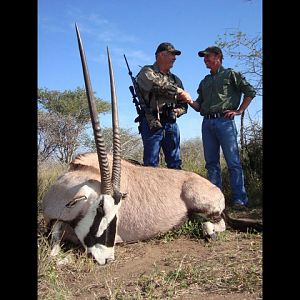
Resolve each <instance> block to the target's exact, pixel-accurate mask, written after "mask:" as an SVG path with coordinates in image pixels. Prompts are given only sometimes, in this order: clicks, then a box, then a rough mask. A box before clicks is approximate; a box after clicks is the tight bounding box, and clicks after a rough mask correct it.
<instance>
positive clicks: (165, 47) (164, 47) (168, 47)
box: [155, 43, 181, 55]
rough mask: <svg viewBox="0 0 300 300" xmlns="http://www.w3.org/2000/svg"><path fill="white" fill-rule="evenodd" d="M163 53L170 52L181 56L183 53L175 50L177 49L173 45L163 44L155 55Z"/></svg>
mask: <svg viewBox="0 0 300 300" xmlns="http://www.w3.org/2000/svg"><path fill="white" fill-rule="evenodd" d="M162 51H169V52H172V53H174V54H175V55H180V54H181V51H179V50H177V49H175V47H174V46H173V45H172V44H171V43H161V44H160V45H159V46H158V47H157V49H156V51H155V54H157V53H159V52H162Z"/></svg>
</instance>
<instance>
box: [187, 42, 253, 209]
mask: <svg viewBox="0 0 300 300" xmlns="http://www.w3.org/2000/svg"><path fill="white" fill-rule="evenodd" d="M198 55H199V56H200V57H204V63H205V65H206V67H207V68H208V69H210V74H209V75H206V76H205V77H204V79H203V80H202V81H201V82H200V84H199V87H198V90H197V93H198V98H197V99H196V101H193V100H191V99H189V100H187V101H185V102H186V103H188V104H189V105H190V106H191V107H192V108H193V109H195V110H196V111H199V112H200V115H201V116H203V122H202V141H203V148H204V158H205V162H206V165H205V167H206V169H207V173H208V178H209V180H210V181H211V182H212V183H214V184H215V185H217V186H218V187H219V188H220V189H222V179H221V168H220V147H221V148H222V151H223V154H224V157H225V160H226V163H227V166H228V170H229V174H230V186H231V192H232V202H233V204H234V207H236V208H241V207H243V206H245V205H247V203H248V197H247V193H246V191H245V186H244V174H243V170H242V166H241V162H240V155H239V148H238V142H237V129H236V125H235V121H234V117H235V116H238V115H241V114H242V112H243V111H244V110H245V109H246V108H247V107H248V105H249V104H250V102H251V100H252V99H253V98H254V97H255V95H256V92H255V89H254V88H253V86H251V85H250V83H249V82H247V81H246V79H245V77H244V76H243V75H242V74H241V73H240V72H237V71H235V70H233V69H231V68H227V69H225V68H224V67H223V66H222V60H223V53H222V50H221V49H220V48H219V47H216V46H211V47H208V48H206V49H205V50H203V51H199V52H198ZM242 94H243V95H244V97H243V101H242V103H241V96H242Z"/></svg>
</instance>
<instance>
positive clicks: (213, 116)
mask: <svg viewBox="0 0 300 300" xmlns="http://www.w3.org/2000/svg"><path fill="white" fill-rule="evenodd" d="M224 116H225V114H224V113H212V114H207V115H204V116H203V117H204V119H217V118H222V117H224ZM228 119H231V120H233V119H234V116H233V117H231V118H228Z"/></svg>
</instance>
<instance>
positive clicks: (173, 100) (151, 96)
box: [136, 43, 191, 169]
mask: <svg viewBox="0 0 300 300" xmlns="http://www.w3.org/2000/svg"><path fill="white" fill-rule="evenodd" d="M180 54H181V51H179V50H176V49H175V48H174V46H173V45H172V44H171V43H161V44H160V45H159V46H158V48H157V50H156V52H155V57H156V61H155V63H154V64H153V65H146V66H144V67H143V68H142V69H141V71H140V72H139V74H138V75H137V77H136V82H137V84H138V88H139V92H140V96H141V97H140V98H141V99H139V100H140V104H141V107H142V109H143V112H144V114H143V116H142V118H141V124H140V133H141V135H142V140H143V145H144V165H145V166H153V167H156V166H158V163H159V151H160V148H161V147H162V149H163V152H164V155H165V161H166V164H167V167H168V168H172V169H181V159H180V132H179V127H178V125H177V123H176V119H177V118H178V117H180V116H182V115H183V114H185V113H186V112H187V107H188V105H187V104H186V103H183V102H182V100H183V99H185V100H186V101H188V100H189V99H191V96H190V95H189V94H188V93H187V92H185V91H184V90H183V85H182V82H181V80H180V79H179V78H178V77H177V76H176V75H174V74H172V73H171V72H170V69H171V68H172V67H173V64H174V62H175V60H176V55H180Z"/></svg>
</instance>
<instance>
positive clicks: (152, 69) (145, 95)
mask: <svg viewBox="0 0 300 300" xmlns="http://www.w3.org/2000/svg"><path fill="white" fill-rule="evenodd" d="M136 82H137V84H138V87H139V91H140V94H141V96H142V99H139V100H140V102H141V107H142V108H143V110H144V111H145V114H146V117H147V115H148V116H149V115H152V116H155V115H156V114H157V113H158V112H162V108H163V106H164V105H165V104H171V103H174V104H175V108H179V109H180V112H179V114H178V115H177V117H179V116H181V115H183V114H185V113H186V112H187V107H188V105H187V104H186V103H182V102H181V101H180V100H179V99H178V94H179V93H181V92H182V91H183V85H182V82H181V80H180V79H179V78H178V77H177V76H176V75H174V74H172V73H171V72H168V73H167V74H163V73H161V72H160V71H159V68H158V65H157V64H156V63H154V64H153V65H147V66H144V67H143V68H142V69H141V71H140V72H139V73H138V75H137V76H136ZM147 119H148V118H147Z"/></svg>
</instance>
